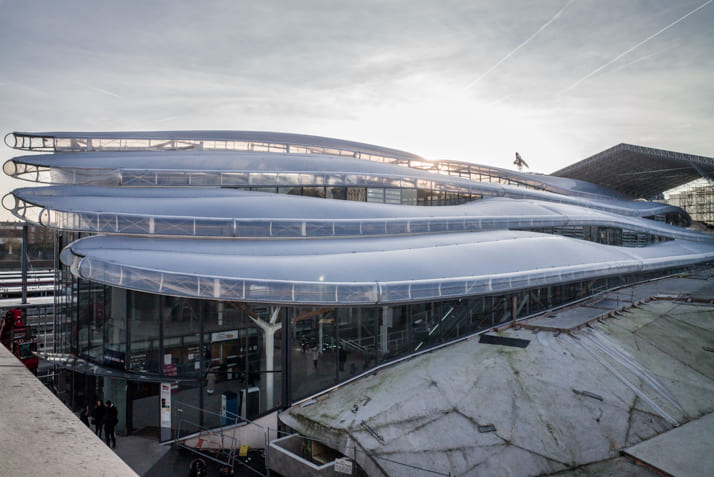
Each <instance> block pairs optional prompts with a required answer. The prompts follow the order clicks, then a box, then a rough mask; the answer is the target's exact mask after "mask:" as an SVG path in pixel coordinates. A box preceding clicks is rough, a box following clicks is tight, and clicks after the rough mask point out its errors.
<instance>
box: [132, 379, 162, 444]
mask: <svg viewBox="0 0 714 477" xmlns="http://www.w3.org/2000/svg"><path fill="white" fill-rule="evenodd" d="M127 384H128V386H127V406H126V427H127V429H128V432H129V434H133V435H145V436H151V437H156V439H157V440H158V439H159V435H160V423H159V384H158V383H137V382H134V381H129V382H128V383H127Z"/></svg>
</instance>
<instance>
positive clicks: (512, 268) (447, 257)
mask: <svg viewBox="0 0 714 477" xmlns="http://www.w3.org/2000/svg"><path fill="white" fill-rule="evenodd" d="M712 258H714V246H712V245H710V244H701V243H699V244H697V243H685V242H679V241H672V242H665V243H660V244H657V245H653V246H650V247H645V248H637V249H623V248H620V247H610V246H606V245H600V244H596V243H592V242H586V241H581V240H575V239H570V238H566V237H559V236H549V235H542V234H536V233H529V232H515V231H492V232H482V233H477V234H473V233H461V234H441V235H420V236H410V237H382V238H360V239H331V240H287V241H225V240H199V241H197V240H185V239H151V238H140V237H108V236H94V237H88V238H85V239H81V240H79V241H77V242H74V243H73V244H71V245H69V246H68V247H67V248H65V250H64V251H63V252H62V261H63V263H65V264H67V265H70V266H71V267H72V271H73V273H74V274H76V275H78V276H80V277H82V278H85V279H88V280H92V281H95V282H99V283H105V284H108V285H112V286H118V287H122V288H129V289H134V290H140V291H145V292H150V293H160V294H165V295H175V296H186V297H202V298H208V299H220V300H237V301H247V302H269V303H293V304H334V305H367V304H387V303H400V302H408V301H431V300H439V299H445V298H457V297H463V296H473V295H481V294H496V293H501V292H505V291H511V290H519V289H527V288H533V287H539V286H545V285H552V284H558V283H565V282H571V281H576V280H583V279H591V278H597V277H602V276H609V275H616V274H627V273H635V272H644V271H651V270H658V269H663V268H671V267H678V266H683V265H688V264H693V263H697V262H702V261H705V260H711V259H712Z"/></svg>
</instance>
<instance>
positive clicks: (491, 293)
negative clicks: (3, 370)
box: [3, 131, 714, 432]
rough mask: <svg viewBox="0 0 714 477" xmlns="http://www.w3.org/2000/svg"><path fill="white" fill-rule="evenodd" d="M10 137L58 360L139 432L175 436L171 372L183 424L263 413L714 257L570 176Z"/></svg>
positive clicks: (670, 212)
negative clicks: (52, 293) (47, 272)
mask: <svg viewBox="0 0 714 477" xmlns="http://www.w3.org/2000/svg"><path fill="white" fill-rule="evenodd" d="M5 141H6V143H7V144H8V145H9V146H11V147H13V148H15V149H18V150H20V151H28V152H29V154H25V155H20V156H17V157H15V158H13V159H11V160H9V161H8V162H6V163H5V165H4V172H5V173H6V174H7V175H9V176H11V177H16V178H19V179H25V180H30V181H34V182H39V183H44V184H48V185H47V186H45V187H30V188H20V189H17V190H15V191H13V192H12V193H10V194H8V195H6V196H5V197H4V198H3V205H4V206H5V208H7V209H8V210H10V211H11V212H12V213H13V214H14V215H15V216H17V217H18V218H20V219H22V220H24V221H27V222H29V223H34V224H40V225H43V226H45V227H48V228H51V229H53V230H55V231H56V237H57V246H56V249H57V254H56V255H57V268H58V277H59V281H58V286H57V290H56V296H57V300H56V301H57V304H56V310H57V313H56V318H55V339H54V344H53V349H52V350H45V352H44V353H43V354H44V357H45V358H46V359H50V360H52V361H54V362H55V363H56V364H57V366H58V368H60V369H62V370H64V371H63V372H62V374H63V376H64V380H63V382H62V383H61V385H60V388H62V389H61V391H63V392H66V393H67V396H68V397H69V399H71V401H72V402H73V403H74V404H75V405H76V406H81V405H83V404H84V403H87V402H91V401H92V400H93V399H94V398H96V397H99V398H104V399H112V400H113V401H115V402H117V403H118V404H119V406H118V407H119V409H120V412H121V422H120V425H119V429H120V430H122V431H124V432H135V431H137V432H138V431H140V430H142V429H155V428H158V427H159V407H158V401H159V400H158V395H159V384H160V383H170V384H171V386H172V388H173V396H174V400H175V402H180V403H181V404H182V405H181V413H180V415H179V414H178V411H176V410H174V411H173V415H172V419H171V426H172V427H173V428H174V430H176V428H177V427H178V426H185V427H184V430H185V429H187V428H189V429H195V430H198V428H199V427H207V428H210V427H215V426H218V425H220V424H222V423H225V421H222V420H221V417H220V415H221V405H222V401H221V399H222V397H224V396H226V393H235V394H234V395H235V396H237V397H238V401H239V404H238V414H239V415H240V416H241V417H243V418H248V419H253V418H256V417H258V416H261V415H264V414H267V413H270V412H272V411H274V410H277V409H281V408H285V407H287V406H290V405H292V404H294V403H297V402H300V401H301V400H303V399H305V398H308V397H309V396H311V395H313V394H315V393H317V392H319V391H322V390H324V389H327V388H329V387H331V386H334V385H337V384H339V383H341V382H344V381H346V380H349V379H351V378H353V377H356V376H359V375H360V374H362V373H365V372H369V371H370V370H371V369H374V368H375V367H377V366H380V365H382V364H384V363H389V362H393V361H395V360H398V359H400V358H403V357H406V356H409V355H412V354H414V353H419V352H423V351H425V350H428V349H430V348H433V347H435V346H439V345H441V344H444V343H448V342H450V341H454V340H457V339H461V338H464V337H467V336H469V335H472V334H474V333H476V332H479V331H483V330H486V329H489V328H492V327H494V326H498V325H503V324H506V323H509V322H511V321H513V320H515V319H518V318H521V317H525V316H528V315H532V314H534V313H538V312H541V311H544V310H548V309H552V308H554V307H557V306H559V305H562V304H565V303H569V302H572V301H574V300H577V299H579V298H583V297H586V296H590V295H592V294H594V293H597V292H599V291H604V290H606V289H610V288H614V287H617V286H621V285H624V284H626V283H632V282H636V281H641V280H645V279H649V278H654V277H658V276H665V275H669V274H673V273H680V272H683V271H687V270H691V269H695V268H698V267H701V266H705V265H711V264H712V262H714V240H712V238H711V236H710V235H708V234H704V233H700V232H696V231H694V230H692V229H690V228H687V226H688V225H689V224H690V220H689V216H688V215H687V214H686V213H685V212H684V211H683V210H681V209H679V208H678V207H674V206H671V205H667V204H663V203H659V202H649V201H642V200H633V199H635V198H639V197H628V196H627V194H626V190H625V191H617V192H615V191H613V190H611V189H608V188H605V187H603V186H602V185H597V184H594V183H592V182H585V181H582V180H579V179H577V178H573V177H557V176H541V175H534V174H523V173H519V172H515V171H508V170H503V169H498V168H493V167H488V166H479V165H475V164H468V163H461V162H456V161H429V160H427V159H424V158H421V157H419V156H416V155H413V154H409V153H405V152H402V151H396V150H393V149H387V148H382V147H377V146H372V145H367V144H361V143H355V142H350V141H343V140H337V139H330V138H321V137H314V136H303V135H294V134H284V133H265V132H246V131H200V132H193V131H173V132H124V133H67V132H61V133H22V132H16V133H11V134H9V135H8V136H6V138H5ZM651 151H652V150H650V152H651ZM684 159H685V160H689V159H691V158H684ZM704 159H706V158H704ZM705 166H706V165H702V164H701V163H698V164H697V165H696V168H697V170H700V171H701V170H703V169H705ZM175 409H176V408H175Z"/></svg>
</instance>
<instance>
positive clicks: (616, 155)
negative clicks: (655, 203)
mask: <svg viewBox="0 0 714 477" xmlns="http://www.w3.org/2000/svg"><path fill="white" fill-rule="evenodd" d="M552 175H553V176H558V177H567V178H570V179H579V180H584V181H588V182H592V183H594V184H598V185H600V186H603V187H607V188H609V189H612V190H614V191H616V192H619V193H621V194H624V195H625V196H627V197H631V198H634V199H639V198H654V197H657V196H659V195H660V194H662V193H663V192H665V191H667V190H670V189H673V188H675V187H678V186H681V185H684V184H686V183H688V182H691V181H693V180H696V179H699V178H702V177H703V178H706V179H714V158H711V157H704V156H695V155H692V154H683V153H680V152H672V151H665V150H662V149H654V148H651V147H642V146H635V145H632V144H624V143H623V144H618V145H617V146H614V147H611V148H610V149H607V150H605V151H602V152H600V153H598V154H595V155H594V156H591V157H588V158H587V159H583V160H582V161H580V162H576V163H575V164H571V165H570V166H567V167H565V168H563V169H560V170H559V171H556V172H554V173H553V174H552Z"/></svg>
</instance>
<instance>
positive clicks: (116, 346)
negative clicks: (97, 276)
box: [104, 287, 127, 369]
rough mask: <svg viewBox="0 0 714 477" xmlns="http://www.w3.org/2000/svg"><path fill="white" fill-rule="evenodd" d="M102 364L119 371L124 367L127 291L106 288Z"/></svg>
mask: <svg viewBox="0 0 714 477" xmlns="http://www.w3.org/2000/svg"><path fill="white" fill-rule="evenodd" d="M105 296H106V298H107V303H106V306H105V320H104V323H105V326H104V364H105V365H108V366H115V367H119V368H121V369H124V368H125V367H126V323H127V318H126V309H127V291H126V290H125V289H123V288H113V287H112V288H108V290H107V291H106V292H105Z"/></svg>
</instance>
